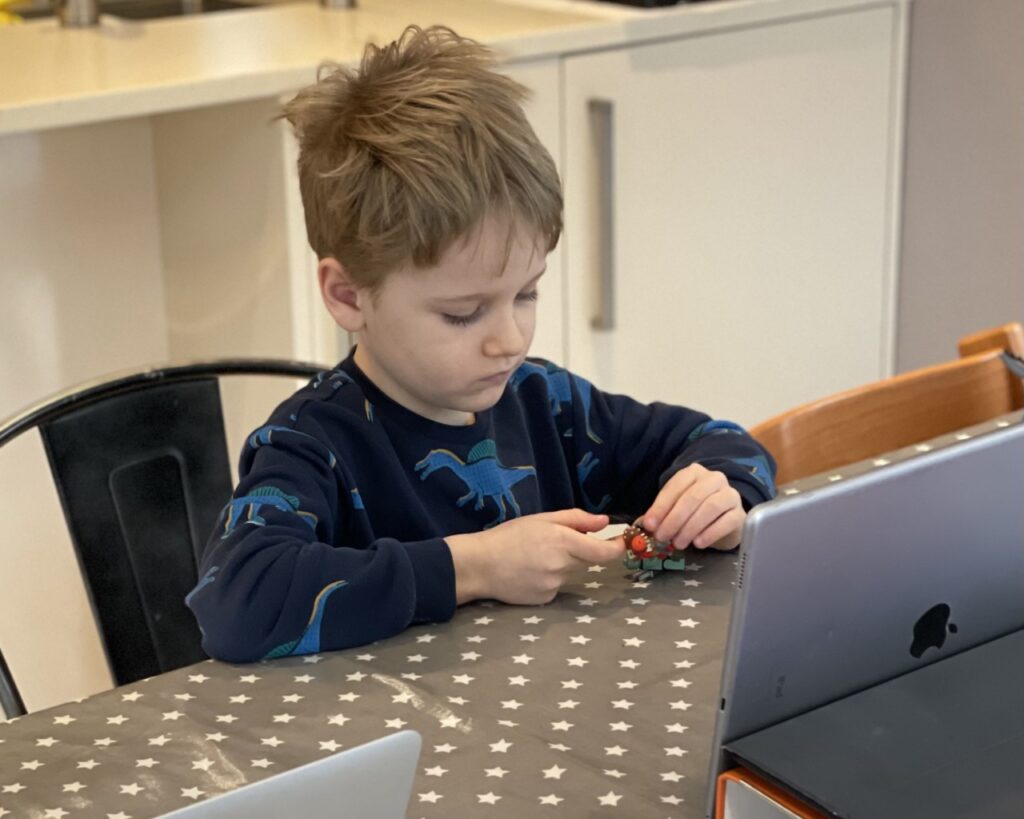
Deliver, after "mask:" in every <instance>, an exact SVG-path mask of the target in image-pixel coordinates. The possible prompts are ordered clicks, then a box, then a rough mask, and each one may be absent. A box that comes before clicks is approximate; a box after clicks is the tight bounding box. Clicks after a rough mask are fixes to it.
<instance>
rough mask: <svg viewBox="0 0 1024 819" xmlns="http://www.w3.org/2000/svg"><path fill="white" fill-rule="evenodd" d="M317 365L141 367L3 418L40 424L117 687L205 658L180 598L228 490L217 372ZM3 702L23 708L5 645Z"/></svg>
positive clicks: (6, 430)
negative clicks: (141, 368) (7, 660)
mask: <svg viewBox="0 0 1024 819" xmlns="http://www.w3.org/2000/svg"><path fill="white" fill-rule="evenodd" d="M324 369H326V368H325V367H322V366H319V365H316V364H309V363H304V362H298V361H280V360H268V359H225V360H221V361H211V362H202V363H195V364H186V365H181V366H167V367H161V368H158V369H147V370H141V371H135V372H130V373H125V374H119V375H117V376H114V377H111V378H109V379H104V380H102V381H95V382H90V383H87V384H82V385H79V386H77V387H73V388H71V389H69V390H66V391H64V392H62V393H60V394H58V395H56V396H53V397H51V398H48V399H46V400H45V401H42V402H40V403H39V404H36V405H35V406H32V407H30V408H28V409H27V410H25V411H23V412H21V413H19V414H17V415H15V416H14V417H12V418H9V419H8V420H6V421H4V422H0V447H3V446H4V445H5V444H7V443H8V442H10V441H11V440H13V439H14V438H16V437H18V436H19V435H21V434H22V433H24V432H27V431H28V430H31V429H38V430H39V433H40V435H41V437H42V440H43V445H44V448H45V451H46V456H47V459H48V460H49V465H50V471H51V473H52V475H53V479H54V483H55V485H56V488H57V492H58V494H59V496H60V500H61V505H62V507H63V509H64V516H65V520H66V522H67V526H68V531H69V533H70V536H71V541H72V543H73V545H74V547H75V550H76V552H77V554H78V559H79V564H80V566H81V569H82V575H83V580H84V583H85V586H86V589H87V591H88V594H89V598H90V602H91V604H92V608H93V612H94V614H95V617H96V622H97V626H98V628H99V632H100V638H101V641H102V643H103V646H104V649H105V651H106V654H107V659H108V661H109V663H110V670H111V674H112V676H113V679H114V682H115V684H116V685H124V684H127V683H130V682H134V681H136V680H139V679H142V678H144V677H150V676H152V675H154V674H159V673H161V672H164V671H170V670H172V669H175V668H180V667H182V666H185V665H189V664H191V663H195V662H199V661H200V660H203V659H205V658H206V655H205V654H204V653H203V651H202V648H201V647H200V634H199V629H198V626H197V625H196V622H195V619H194V618H193V616H192V613H191V612H190V611H189V610H188V609H187V608H186V606H185V603H184V597H185V595H186V594H187V593H188V592H189V591H190V590H191V589H192V588H193V587H194V586H195V584H196V581H197V566H198V563H199V558H200V554H201V550H202V548H203V546H204V544H205V542H206V538H207V536H208V535H209V533H210V532H211V531H212V530H213V527H214V525H215V523H216V520H217V516H218V515H219V514H220V511H221V509H222V508H223V505H224V503H225V502H226V501H227V498H228V496H229V495H230V493H231V489H232V486H231V470H230V466H229V454H228V450H227V441H226V438H225V432H224V416H223V410H222V407H221V400H220V386H219V380H218V379H219V378H220V377H221V376H229V375H268V376H287V377H292V378H310V377H312V376H313V375H315V374H316V373H318V372H321V371H322V370H324ZM268 409H269V408H268ZM0 706H2V707H3V710H4V713H5V714H6V715H7V716H8V717H9V718H10V717H14V716H20V715H21V714H24V713H25V705H24V702H23V700H22V698H21V695H20V693H19V691H18V688H17V686H16V685H15V683H14V679H13V676H12V675H11V673H10V670H9V668H8V666H7V664H6V662H5V661H4V658H3V655H2V654H0Z"/></svg>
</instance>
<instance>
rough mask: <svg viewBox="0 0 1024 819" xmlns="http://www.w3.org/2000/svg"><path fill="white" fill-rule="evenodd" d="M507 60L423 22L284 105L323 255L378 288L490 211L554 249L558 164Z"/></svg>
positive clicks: (433, 256) (427, 262)
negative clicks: (504, 70) (529, 116)
mask: <svg viewBox="0 0 1024 819" xmlns="http://www.w3.org/2000/svg"><path fill="white" fill-rule="evenodd" d="M494 64H495V61H494V57H493V55H492V53H491V52H490V51H489V50H488V49H487V48H485V47H484V46H482V45H480V44H478V43H476V42H474V41H472V40H468V39H465V38H463V37H460V36H459V35H457V34H456V33H455V32H454V31H452V30H451V29H449V28H444V27H441V26H435V27H431V28H427V29H421V28H419V27H418V26H409V27H408V28H407V29H405V31H404V32H403V33H402V36H401V37H400V38H399V39H398V40H397V41H395V42H392V43H390V44H389V45H386V46H384V47H378V46H375V45H372V44H371V45H369V46H367V48H366V51H365V53H364V54H363V59H362V62H361V64H360V66H359V68H358V70H352V69H348V68H344V67H341V66H338V65H326V66H322V67H321V69H320V72H319V73H318V78H317V82H316V83H315V84H313V85H311V86H308V87H307V88H305V89H303V90H302V91H300V92H299V93H298V95H297V96H296V97H295V98H294V99H292V100H291V101H290V102H288V103H287V104H286V105H285V106H284V109H283V111H282V114H281V116H283V117H284V118H286V119H287V120H288V121H289V122H290V123H291V124H292V126H293V128H294V129H295V134H296V136H297V138H298V141H299V185H300V189H301V192H302V203H303V207H304V209H305V215H306V231H307V234H308V236H309V243H310V245H311V246H312V248H313V250H314V251H315V252H316V254H317V256H318V258H321V259H322V258H325V257H328V256H332V257H334V258H336V259H338V260H339V261H340V262H341V263H342V264H344V265H345V268H346V269H347V270H348V272H349V274H350V275H351V276H352V278H353V279H354V281H355V282H356V284H357V285H359V286H363V287H368V288H370V289H375V288H377V287H378V286H379V285H380V284H381V283H382V282H383V280H384V277H385V276H386V275H387V274H388V273H390V272H391V271H393V270H394V269H395V268H397V267H399V266H401V265H403V264H406V263H408V262H409V261H411V262H412V263H413V264H414V265H416V266H417V267H426V266H431V265H435V264H437V263H438V261H439V260H440V257H441V255H442V254H443V253H444V252H445V250H446V249H447V248H448V247H449V246H450V245H451V244H452V243H453V242H454V241H456V240H457V239H460V238H463V237H467V236H468V235H469V234H470V232H471V231H472V230H474V229H475V228H476V227H477V226H478V224H479V223H480V221H481V219H482V218H483V217H484V215H485V214H487V213H492V214H498V215H501V216H503V217H504V216H507V217H509V218H510V220H511V221H510V224H512V223H513V222H514V223H515V224H519V225H522V226H523V227H528V228H531V229H533V230H534V231H536V232H537V233H539V235H540V237H541V238H542V240H543V241H545V242H546V243H547V247H546V249H547V250H548V251H550V250H552V249H553V248H554V246H555V245H556V244H557V243H558V238H559V235H560V234H561V230H562V193H561V186H560V184H559V179H558V171H557V170H556V168H555V164H554V162H553V161H552V159H551V156H550V154H549V153H548V152H547V150H545V149H544V147H543V146H542V145H541V144H540V141H539V140H538V139H537V136H536V134H534V132H533V129H532V128H531V127H530V124H529V123H528V122H527V120H526V116H525V114H524V113H523V109H522V106H521V103H522V101H523V100H524V99H525V98H526V96H527V93H528V92H527V90H526V89H525V88H524V87H523V86H522V85H520V84H519V83H517V82H515V81H514V80H512V79H511V78H509V77H506V76H504V75H502V74H499V73H497V72H496V71H495V70H494ZM510 229H511V228H510Z"/></svg>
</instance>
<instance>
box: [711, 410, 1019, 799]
mask: <svg viewBox="0 0 1024 819" xmlns="http://www.w3.org/2000/svg"><path fill="white" fill-rule="evenodd" d="M1022 490H1024V425H1021V424H1013V425H1010V426H1007V427H1005V428H1002V429H997V430H995V431H993V432H990V433H987V434H983V435H979V436H978V437H975V438H971V439H969V440H965V441H961V442H958V443H956V444H953V445H952V446H949V447H946V448H943V449H937V450H933V451H931V452H928V453H925V454H922V455H920V456H918V457H915V458H911V459H909V460H907V461H903V462H900V463H896V464H893V465H891V466H887V467H885V468H882V469H878V470H875V471H872V472H868V473H865V474H863V475H859V476H856V477H854V478H850V479H848V480H845V481H840V482H837V483H834V484H831V485H828V486H825V487H822V488H820V489H814V490H811V491H808V492H806V493H804V494H802V495H795V496H792V497H788V498H783V499H779V500H776V501H773V502H771V503H768V504H765V505H763V506H760V507H757V508H756V509H754V510H753V512H751V514H750V515H749V517H748V518H747V523H746V527H745V530H744V545H743V547H742V548H741V552H740V556H739V572H738V574H737V581H736V596H735V597H734V599H733V606H732V614H731V619H730V624H729V636H728V641H727V644H726V653H725V658H724V662H723V669H722V687H721V699H720V702H719V712H718V715H717V721H716V728H715V739H714V744H713V746H712V749H711V750H712V754H711V770H710V776H709V780H710V781H709V796H708V800H707V815H708V816H711V815H712V812H713V805H714V785H715V781H716V779H717V777H718V774H719V773H720V772H721V770H722V768H723V766H724V764H725V761H726V760H725V755H724V753H723V746H724V744H725V743H727V742H729V741H731V740H735V739H738V738H739V737H742V736H745V735H747V734H751V733H753V732H754V731H757V730H760V729H762V728H765V727H767V726H769V725H773V724H775V723H778V722H781V721H782V720H784V719H787V718H789V717H792V716H795V715H797V714H800V713H803V712H805V711H809V710H811V709H812V708H816V707H818V706H820V705H823V704H825V703H827V702H831V701H833V700H836V699H839V698H840V697H844V696H846V695H848V694H851V693H853V692H855V691H858V690H861V689H864V688H867V687H869V686H871V685H874V684H876V683H879V682H882V681H884V680H887V679H891V678H892V677H895V676H897V675H899V674H902V673H904V672H906V671H909V670H911V669H914V668H917V667H919V666H922V665H925V664H927V663H930V662H933V661H935V660H937V659H939V658H942V657H945V656H948V655H950V654H953V653H955V652H958V651H962V650H964V649H967V648H970V647H972V646H975V645H978V644H980V643H983V642H986V641H988V640H991V639H993V638H995V637H998V636H1000V635H1003V634H1006V633H1009V632H1011V631H1014V630H1016V629H1018V628H1020V627H1021V626H1024V594H1022V593H1021V590H1022V589H1024V491H1022Z"/></svg>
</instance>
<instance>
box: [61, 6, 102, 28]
mask: <svg viewBox="0 0 1024 819" xmlns="http://www.w3.org/2000/svg"><path fill="white" fill-rule="evenodd" d="M56 2H57V17H58V18H60V24H61V25H62V26H68V27H70V28H84V27H85V26H95V25H98V24H99V21H100V4H99V0H56Z"/></svg>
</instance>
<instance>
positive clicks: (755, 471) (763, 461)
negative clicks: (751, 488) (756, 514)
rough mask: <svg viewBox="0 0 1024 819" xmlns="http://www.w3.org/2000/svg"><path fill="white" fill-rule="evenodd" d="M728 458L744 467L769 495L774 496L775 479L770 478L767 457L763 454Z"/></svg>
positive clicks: (770, 472) (770, 470)
mask: <svg viewBox="0 0 1024 819" xmlns="http://www.w3.org/2000/svg"><path fill="white" fill-rule="evenodd" d="M730 460H731V461H732V462H733V463H735V464H739V465H740V466H742V467H744V468H746V469H747V471H749V472H750V475H751V477H752V478H753V479H754V480H755V481H757V482H758V483H759V484H761V486H763V487H764V488H765V489H767V490H768V492H769V495H770V496H771V497H774V496H775V480H774V479H773V478H772V469H771V466H769V464H768V459H767V458H766V457H764V455H754V456H753V457H751V458H731V459H730Z"/></svg>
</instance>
